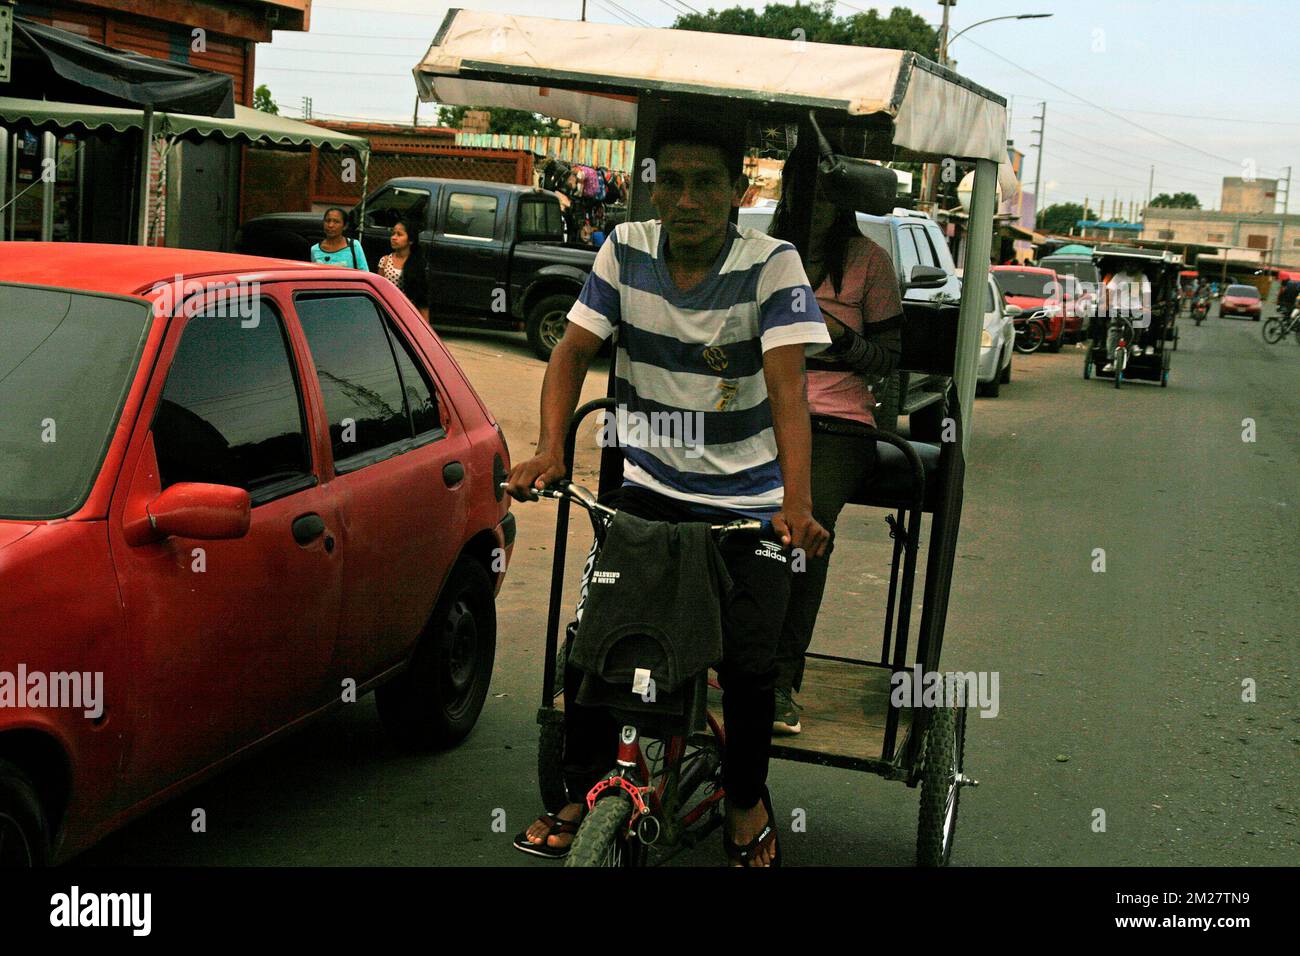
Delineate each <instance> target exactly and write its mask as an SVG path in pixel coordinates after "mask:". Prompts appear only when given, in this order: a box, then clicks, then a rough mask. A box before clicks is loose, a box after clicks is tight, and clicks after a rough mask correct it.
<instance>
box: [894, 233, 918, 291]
mask: <svg viewBox="0 0 1300 956" xmlns="http://www.w3.org/2000/svg"><path fill="white" fill-rule="evenodd" d="M920 264H921V254H920V253H919V252H917V251H916V240H915V239H913V238H912V230H911V229H906V228H905V229H900V230H898V265H899V270H898V271H899V272H900V273H902V276H903V281H904V282H906V281H907V280H908V279H909V278H910V277H911V275H912V266H917V265H920Z"/></svg>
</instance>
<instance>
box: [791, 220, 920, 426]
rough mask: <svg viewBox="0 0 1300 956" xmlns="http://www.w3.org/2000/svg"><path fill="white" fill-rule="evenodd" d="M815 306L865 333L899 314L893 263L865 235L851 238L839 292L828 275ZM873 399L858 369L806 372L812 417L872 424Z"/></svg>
mask: <svg viewBox="0 0 1300 956" xmlns="http://www.w3.org/2000/svg"><path fill="white" fill-rule="evenodd" d="M817 304H818V305H819V306H820V307H821V310H822V312H823V313H824V314H825V315H829V316H832V317H833V318H836V319H838V320H839V321H840V322H842V323H843V324H844V325H846V326H848V327H849V328H850V329H852V330H853V331H855V332H857V333H859V334H863V333H864V332H865V329H866V326H867V325H870V324H871V323H873V322H885V321H887V320H889V319H892V318H894V316H896V315H901V314H902V312H903V303H902V301H901V300H900V299H899V297H898V275H897V273H896V272H895V271H894V263H893V262H892V261H891V260H890V258H889V253H887V252H885V250H884V249H882V248H881V247H880V246H879V245H877V244H876V243H874V242H872V241H871V240H870V239H868V238H866V237H865V236H863V237H860V238H854V239H850V240H849V244H848V248H847V249H846V250H845V254H844V279H843V281H842V282H841V283H840V291H839V295H836V294H835V288H834V286H833V285H831V277H830V275H829V273H828V274H827V276H826V278H824V279H823V280H822V284H821V285H820V286H819V287H818V288H817ZM875 407H876V399H875V397H874V396H873V395H872V394H871V389H869V388H868V387H867V379H866V376H864V375H860V374H858V373H857V372H850V371H843V372H829V371H821V370H820V369H810V370H809V372H808V410H809V411H810V412H811V413H812V414H813V415H828V416H830V417H833V418H846V419H848V420H849V421H854V422H863V423H864V424H867V425H875V423H876V418H875V415H873V414H872V410H873V409H874V408H875Z"/></svg>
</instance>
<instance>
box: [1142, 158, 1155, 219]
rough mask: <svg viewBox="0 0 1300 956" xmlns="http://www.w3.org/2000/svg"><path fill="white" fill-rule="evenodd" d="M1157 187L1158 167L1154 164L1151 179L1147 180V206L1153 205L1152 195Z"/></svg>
mask: <svg viewBox="0 0 1300 956" xmlns="http://www.w3.org/2000/svg"><path fill="white" fill-rule="evenodd" d="M1155 187H1156V167H1155V165H1154V164H1153V165H1152V167H1151V178H1150V179H1148V180H1147V205H1148V206H1149V205H1151V194H1152V191H1153V190H1154V189H1155ZM1143 218H1145V213H1144V214H1143Z"/></svg>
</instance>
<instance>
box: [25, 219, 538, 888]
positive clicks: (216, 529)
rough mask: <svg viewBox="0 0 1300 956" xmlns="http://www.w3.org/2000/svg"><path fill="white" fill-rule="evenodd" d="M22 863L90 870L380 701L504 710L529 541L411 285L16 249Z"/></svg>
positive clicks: (442, 735) (65, 248) (432, 715)
mask: <svg viewBox="0 0 1300 956" xmlns="http://www.w3.org/2000/svg"><path fill="white" fill-rule="evenodd" d="M0 261H2V262H4V274H5V279H6V281H4V282H0V408H3V409H4V414H3V415H2V416H0V458H2V459H3V461H4V463H5V464H4V467H3V468H0V595H3V597H0V620H2V621H3V626H2V627H0V634H3V640H2V641H0V864H4V863H7V864H18V865H24V864H26V865H31V864H41V863H45V862H51V861H59V860H64V859H67V858H68V857H69V856H71V855H73V854H74V853H76V852H77V851H79V850H81V849H83V848H85V847H87V846H88V845H90V844H91V843H93V842H94V841H95V840H97V839H98V838H100V837H102V836H103V835H104V834H106V833H108V832H109V831H111V830H113V829H115V828H117V827H119V826H121V825H122V824H123V823H124V822H126V821H127V820H128V819H130V818H132V817H134V816H136V815H138V814H140V813H142V812H144V811H145V810H147V809H149V808H150V807H152V806H154V805H156V804H158V803H160V802H161V801H163V800H166V799H167V798H168V797H170V796H171V795H173V794H175V793H177V792H178V791H179V790H180V789H181V788H184V787H188V786H190V785H192V784H194V783H196V782H198V781H199V780H200V779H201V778H203V777H205V776H207V775H209V774H211V773H212V772H214V771H216V770H217V769H219V768H220V767H221V766H222V765H223V764H225V763H227V762H228V761H230V760H231V759H232V758H234V757H237V756H240V755H242V754H245V753H247V752H248V751H249V750H250V749H251V748H253V747H254V746H257V745H260V744H264V743H266V742H268V741H270V740H272V739H273V738H275V737H277V736H278V735H280V734H282V733H284V732H286V731H288V730H290V729H292V728H295V727H297V726H298V725H300V724H301V723H302V722H303V721H304V720H305V719H306V718H311V717H315V716H318V715H320V714H321V713H323V712H325V711H327V710H329V709H331V708H333V707H337V706H341V705H342V704H344V703H350V702H351V701H353V700H355V697H356V695H358V694H360V693H364V692H365V691H367V690H369V689H371V688H377V689H378V692H377V695H376V696H377V703H378V705H379V712H380V716H381V717H382V719H383V722H384V724H385V725H386V727H387V728H388V729H389V730H390V732H392V733H393V734H394V735H395V736H396V737H397V738H398V739H399V740H400V741H402V742H404V743H407V744H410V745H415V746H430V747H432V746H443V745H449V744H452V743H454V742H456V741H458V740H459V739H461V738H462V737H464V736H465V735H466V734H467V733H469V731H470V729H471V728H472V727H473V725H474V723H475V721H476V720H477V718H478V715H479V712H480V710H481V708H482V706H483V701H484V699H485V697H486V694H487V687H488V682H489V680H490V678H491V672H492V664H493V660H494V656H495V648H496V615H495V596H496V592H497V590H498V589H499V588H500V585H501V582H502V579H503V576H504V573H505V567H506V563H507V562H508V560H509V554H510V551H511V546H512V543H513V537H514V522H513V517H512V515H511V514H510V512H509V510H508V505H509V499H508V498H507V497H505V496H504V495H502V494H501V493H499V492H498V491H497V490H496V485H497V482H498V481H499V480H501V479H502V478H503V477H504V476H505V474H506V472H507V469H508V467H509V461H508V451H507V449H506V446H505V443H504V441H503V439H502V436H501V432H500V429H499V428H498V426H497V425H496V423H495V421H494V419H493V418H492V415H491V414H490V413H489V412H488V410H487V409H486V408H485V407H484V406H483V404H482V402H481V401H480V400H479V398H478V396H477V395H475V393H474V390H473V389H472V388H471V387H470V384H469V382H468V381H467V380H466V379H465V376H464V375H463V374H462V372H461V371H460V369H459V368H458V367H457V365H456V363H455V362H454V361H453V360H452V358H451V356H450V355H449V354H448V353H447V351H446V350H445V349H444V348H443V346H442V344H441V342H440V341H439V340H438V337H437V336H436V335H435V334H434V333H433V332H432V331H431V330H430V329H429V327H428V326H427V325H426V324H425V323H424V322H423V321H422V319H421V318H420V315H419V313H418V312H417V311H416V310H415V309H414V308H413V307H412V306H411V304H410V303H409V302H408V301H407V300H406V299H405V297H403V296H402V294H401V293H400V292H399V291H398V290H397V288H396V287H395V286H393V285H392V284H391V283H389V282H388V281H387V280H385V279H381V278H379V277H378V276H375V275H371V274H369V273H365V272H359V271H356V270H351V269H343V268H337V267H332V266H315V265H310V264H306V263H289V262H283V261H277V260H272V259H259V258H253V257H248V256H232V255H222V254H217V253H207V252H194V251H187V250H177V249H149V248H133V247H121V246H109V245H76V244H71V243H58V244H57V245H55V244H36V243H3V244H0Z"/></svg>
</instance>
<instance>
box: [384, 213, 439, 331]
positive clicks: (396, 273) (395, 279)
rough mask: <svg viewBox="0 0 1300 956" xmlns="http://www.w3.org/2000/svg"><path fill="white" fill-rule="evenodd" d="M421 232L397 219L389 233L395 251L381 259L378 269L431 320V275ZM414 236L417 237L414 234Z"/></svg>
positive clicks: (427, 319)
mask: <svg viewBox="0 0 1300 956" xmlns="http://www.w3.org/2000/svg"><path fill="white" fill-rule="evenodd" d="M418 236H419V233H418V232H416V231H415V229H414V228H412V226H411V224H410V223H407V222H397V223H394V224H393V230H392V233H391V235H389V237H388V242H389V244H390V245H391V246H392V249H393V251H392V252H390V253H389V254H388V255H386V256H381V257H380V259H379V267H378V269H377V270H376V271H378V273H379V274H380V275H381V276H383V277H384V278H385V279H387V280H388V281H389V282H391V283H392V284H393V285H395V286H397V287H398V288H399V289H401V290H402V292H403V293H405V295H406V297H407V298H408V299H410V300H411V304H412V305H414V306H415V307H416V308H417V309H419V310H420V314H421V315H422V316H424V321H425V322H428V321H429V296H428V289H427V286H428V276H427V274H426V271H425V266H424V256H423V255H422V254H421V253H420V242H419V238H418ZM413 237H414V238H413Z"/></svg>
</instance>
